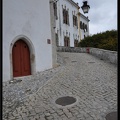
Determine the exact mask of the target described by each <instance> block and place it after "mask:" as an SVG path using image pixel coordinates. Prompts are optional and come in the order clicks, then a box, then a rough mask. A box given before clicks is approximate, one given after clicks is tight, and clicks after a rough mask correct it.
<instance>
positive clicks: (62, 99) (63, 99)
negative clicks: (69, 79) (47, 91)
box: [55, 96, 76, 106]
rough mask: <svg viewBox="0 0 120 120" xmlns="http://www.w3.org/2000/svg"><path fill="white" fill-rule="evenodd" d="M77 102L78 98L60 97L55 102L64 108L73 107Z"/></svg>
mask: <svg viewBox="0 0 120 120" xmlns="http://www.w3.org/2000/svg"><path fill="white" fill-rule="evenodd" d="M75 102H76V98H74V97H70V96H65V97H60V98H58V99H57V100H56V101H55V103H56V104H58V105H62V106H66V105H71V104H73V103H75Z"/></svg>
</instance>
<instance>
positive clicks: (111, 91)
mask: <svg viewBox="0 0 120 120" xmlns="http://www.w3.org/2000/svg"><path fill="white" fill-rule="evenodd" d="M57 54H58V61H59V63H60V66H59V67H57V68H55V69H54V68H53V69H50V70H46V71H43V72H38V73H37V74H36V75H34V76H31V77H25V78H24V79H23V80H22V81H21V82H17V83H14V84H12V83H11V84H9V82H6V83H4V86H3V91H4V92H3V98H4V99H3V105H4V106H3V111H4V112H3V116H4V117H3V119H4V120H5V119H6V118H5V116H7V114H8V113H10V114H8V119H9V120H12V119H19V120H20V119H23V120H27V119H30V120H37V119H38V120H47V119H49V120H52V119H53V120H62V119H63V120H96V119H97V120H104V115H105V114H106V113H108V112H110V111H113V110H114V109H117V67H116V66H115V65H113V64H110V63H108V62H105V61H101V60H99V59H98V58H96V57H94V56H92V55H89V54H86V53H67V52H64V53H61V52H59V53H57ZM66 57H68V58H67V59H65V58H66ZM71 61H77V62H71ZM89 61H94V62H95V63H94V65H93V64H90V63H89ZM69 95H70V96H76V97H78V102H77V104H76V105H74V106H72V107H68V108H67V107H64V108H61V109H60V108H59V107H58V106H56V104H55V100H56V99H57V98H58V97H61V96H69Z"/></svg>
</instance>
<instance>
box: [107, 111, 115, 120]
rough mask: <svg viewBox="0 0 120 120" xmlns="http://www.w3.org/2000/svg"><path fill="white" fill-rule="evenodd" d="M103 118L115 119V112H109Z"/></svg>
mask: <svg viewBox="0 0 120 120" xmlns="http://www.w3.org/2000/svg"><path fill="white" fill-rule="evenodd" d="M105 118H106V120H117V112H111V113H109V114H107V115H106V117H105Z"/></svg>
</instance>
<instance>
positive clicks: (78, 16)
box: [77, 6, 81, 42]
mask: <svg viewBox="0 0 120 120" xmlns="http://www.w3.org/2000/svg"><path fill="white" fill-rule="evenodd" d="M79 9H80V7H79V6H78V14H77V18H78V34H79V42H80V41H81V31H80V12H79Z"/></svg>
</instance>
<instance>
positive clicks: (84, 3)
mask: <svg viewBox="0 0 120 120" xmlns="http://www.w3.org/2000/svg"><path fill="white" fill-rule="evenodd" d="M87 3H88V2H87V1H86V0H85V1H83V6H82V7H81V8H82V10H83V12H84V14H85V13H88V11H89V9H90V6H89V5H87Z"/></svg>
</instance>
